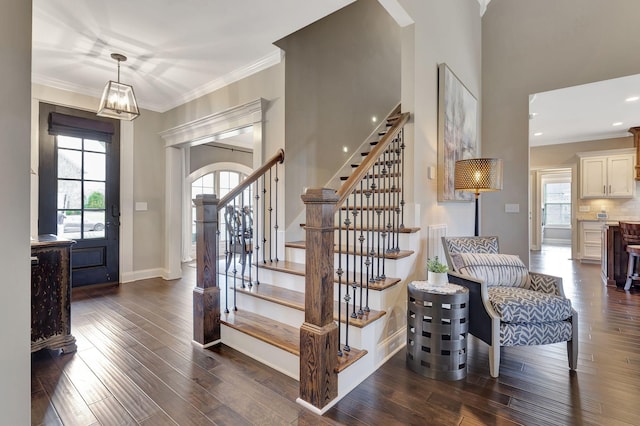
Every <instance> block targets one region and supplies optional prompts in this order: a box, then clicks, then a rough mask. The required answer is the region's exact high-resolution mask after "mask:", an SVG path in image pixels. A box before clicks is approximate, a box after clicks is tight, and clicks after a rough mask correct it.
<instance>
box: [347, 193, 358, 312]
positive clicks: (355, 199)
mask: <svg viewBox="0 0 640 426" xmlns="http://www.w3.org/2000/svg"><path fill="white" fill-rule="evenodd" d="M352 195H353V209H352V211H351V215H352V216H353V281H351V287H352V288H353V312H352V313H351V318H357V317H358V315H357V314H356V289H357V287H358V280H357V278H356V277H357V272H358V271H356V262H357V258H358V254H357V253H356V244H357V243H356V241H357V237H356V235H357V233H358V230H357V229H356V224H357V223H358V194H356V191H355V190H353V193H352ZM348 253H349V246H347V256H348Z"/></svg>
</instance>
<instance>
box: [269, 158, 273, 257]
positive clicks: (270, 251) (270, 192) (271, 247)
mask: <svg viewBox="0 0 640 426" xmlns="http://www.w3.org/2000/svg"><path fill="white" fill-rule="evenodd" d="M272 170H273V167H272V168H270V169H269V262H273V243H272V241H273V239H272V238H271V229H272V228H271V224H272V223H273V218H272V212H273V205H272V204H271V194H272V193H273V181H272V178H271V171H272Z"/></svg>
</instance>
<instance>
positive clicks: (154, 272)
mask: <svg viewBox="0 0 640 426" xmlns="http://www.w3.org/2000/svg"><path fill="white" fill-rule="evenodd" d="M157 277H164V269H162V268H153V269H141V270H139V271H133V272H123V273H122V275H120V283H122V284H125V283H131V282H134V281H139V280H146V279H149V278H157Z"/></svg>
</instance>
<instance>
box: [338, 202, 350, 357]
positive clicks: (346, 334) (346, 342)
mask: <svg viewBox="0 0 640 426" xmlns="http://www.w3.org/2000/svg"><path fill="white" fill-rule="evenodd" d="M345 212H346V213H345V220H344V224H345V228H346V231H345V240H346V246H347V247H349V225H350V224H351V221H350V220H349V198H348V197H347V202H346V210H345ZM338 251H339V254H338V257H339V258H342V254H343V253H342V246H340V247H339V249H338ZM345 271H346V272H347V281H348V280H349V253H346V255H345ZM350 300H351V296H349V285H348V284H347V288H346V291H345V294H344V302H345V315H344V319H345V323H344V347H343V348H342V350H343V351H345V352H349V351H350V350H351V348H350V347H349V301H350Z"/></svg>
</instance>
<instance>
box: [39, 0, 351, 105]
mask: <svg viewBox="0 0 640 426" xmlns="http://www.w3.org/2000/svg"><path fill="white" fill-rule="evenodd" d="M353 1H354V0H322V1H318V0H268V1H266V0H233V1H230V0H182V1H181V0H135V1H132V0H108V1H104V0H85V1H69V0H33V41H32V44H33V57H32V67H33V68H32V71H33V75H32V79H33V82H34V83H40V84H44V85H48V86H52V87H56V88H60V89H65V90H71V91H74V92H78V93H83V94H87V95H91V96H95V97H100V95H101V94H102V89H103V88H104V85H105V83H106V82H107V81H108V80H116V78H117V63H116V61H114V60H113V59H111V57H110V55H111V53H114V52H116V53H122V54H124V55H125V56H127V57H128V60H127V62H124V63H122V66H121V73H120V81H122V82H123V83H126V84H130V85H132V86H133V87H134V90H135V94H136V98H137V99H138V103H139V105H140V106H141V107H142V108H146V109H151V110H154V111H159V112H164V111H166V110H168V109H171V108H173V107H175V106H178V105H180V104H183V103H184V102H187V101H189V100H192V99H195V98H196V97H198V96H201V95H204V94H206V93H209V92H211V91H213V90H216V89H218V88H220V87H223V86H226V85H227V84H229V83H231V82H233V81H236V80H239V79H241V78H244V77H246V76H248V75H250V74H253V73H255V72H256V71H259V70H261V69H264V68H267V67H269V66H272V65H274V64H276V63H278V62H280V49H279V48H277V47H276V46H274V45H273V42H275V41H277V40H279V39H281V38H283V37H285V36H287V35H289V34H291V33H293V32H295V31H297V30H299V29H300V28H303V27H305V26H307V25H309V24H311V23H313V22H315V21H317V20H318V19H320V18H322V17H324V16H326V15H328V14H330V13H332V12H334V11H336V10H338V9H340V8H342V7H344V6H346V5H348V4H349V3H351V2H353ZM96 107H97V105H96Z"/></svg>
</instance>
